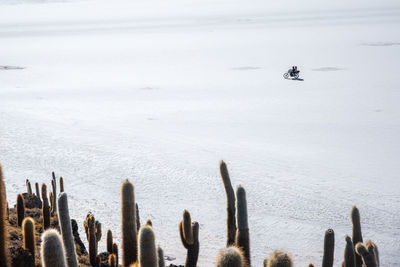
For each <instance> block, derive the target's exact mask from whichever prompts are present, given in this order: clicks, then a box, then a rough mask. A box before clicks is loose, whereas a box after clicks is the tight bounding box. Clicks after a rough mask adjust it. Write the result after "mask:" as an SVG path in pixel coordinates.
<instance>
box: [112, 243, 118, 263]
mask: <svg viewBox="0 0 400 267" xmlns="http://www.w3.org/2000/svg"><path fill="white" fill-rule="evenodd" d="M112 253H113V254H114V255H115V260H116V262H115V265H116V266H118V259H119V254H118V245H117V243H114V244H113V247H112Z"/></svg>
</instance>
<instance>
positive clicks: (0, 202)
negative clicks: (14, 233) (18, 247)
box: [0, 164, 11, 267]
mask: <svg viewBox="0 0 400 267" xmlns="http://www.w3.org/2000/svg"><path fill="white" fill-rule="evenodd" d="M6 212H7V201H6V187H5V183H4V177H3V168H2V166H1V164H0V266H1V267H10V266H11V264H10V262H9V255H8V248H9V245H8V242H9V239H8V231H7V229H8V220H6V218H7V217H8V216H7V214H6Z"/></svg>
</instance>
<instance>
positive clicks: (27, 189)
mask: <svg viewBox="0 0 400 267" xmlns="http://www.w3.org/2000/svg"><path fill="white" fill-rule="evenodd" d="M25 183H26V192H27V193H28V194H29V195H32V187H31V182H29V179H26V181H25Z"/></svg>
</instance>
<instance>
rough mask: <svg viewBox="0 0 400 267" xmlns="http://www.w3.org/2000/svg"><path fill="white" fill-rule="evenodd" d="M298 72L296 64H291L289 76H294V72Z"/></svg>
mask: <svg viewBox="0 0 400 267" xmlns="http://www.w3.org/2000/svg"><path fill="white" fill-rule="evenodd" d="M298 73H300V71H299V70H297V66H292V69H291V71H290V76H291V77H294V76H295V75H296V74H298Z"/></svg>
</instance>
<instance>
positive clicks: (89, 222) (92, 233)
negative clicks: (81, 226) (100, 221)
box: [85, 213, 97, 266]
mask: <svg viewBox="0 0 400 267" xmlns="http://www.w3.org/2000/svg"><path fill="white" fill-rule="evenodd" d="M85 231H86V237H87V240H88V243H89V260H90V264H91V265H93V266H95V265H96V257H97V240H96V221H95V219H94V216H93V214H91V213H89V214H88V215H87V216H86V220H85Z"/></svg>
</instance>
